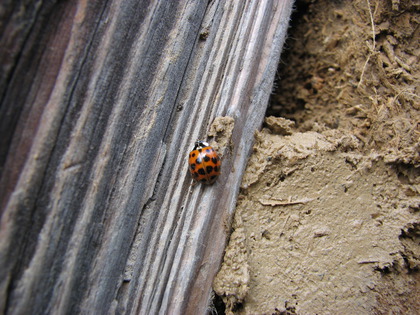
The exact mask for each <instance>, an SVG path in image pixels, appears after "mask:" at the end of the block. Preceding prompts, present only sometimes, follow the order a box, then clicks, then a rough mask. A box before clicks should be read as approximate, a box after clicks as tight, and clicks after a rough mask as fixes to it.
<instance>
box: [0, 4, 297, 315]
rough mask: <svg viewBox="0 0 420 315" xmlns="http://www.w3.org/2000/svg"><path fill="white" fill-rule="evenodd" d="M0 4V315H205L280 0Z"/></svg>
mask: <svg viewBox="0 0 420 315" xmlns="http://www.w3.org/2000/svg"><path fill="white" fill-rule="evenodd" d="M0 6H1V10H0V11H1V12H2V13H1V14H0V18H1V24H0V34H1V37H0V47H2V48H1V49H0V51H1V52H0V57H1V58H2V65H1V67H2V73H1V76H0V92H1V103H0V104H1V105H0V106H1V107H0V123H1V124H0V128H1V129H0V130H1V137H0V138H1V142H0V167H1V168H0V172H1V173H0V175H1V179H0V202H1V230H0V234H1V235H0V236H1V237H0V253H1V256H0V281H1V282H0V313H7V314H45V313H54V314H75V313H96V314H105V313H138V314H157V313H161V314H164V313H168V314H169V313H170V314H181V313H184V314H202V313H205V312H206V309H207V307H208V303H209V299H210V293H211V284H212V279H213V277H214V275H215V273H216V272H217V270H218V268H219V265H220V261H221V258H222V255H223V250H224V246H225V242H226V238H227V237H228V232H229V222H230V218H231V216H232V213H233V211H234V209H235V203H236V196H237V192H238V190H239V185H240V180H241V177H242V174H243V172H244V170H245V166H246V161H247V158H248V156H249V154H250V150H251V147H252V143H253V134H254V131H255V130H256V129H258V128H259V127H260V126H261V123H262V119H263V117H264V113H265V109H266V105H267V101H268V97H269V94H270V92H271V86H272V82H273V79H274V74H275V71H276V68H277V64H278V61H279V56H280V52H281V48H282V45H283V41H284V38H285V34H286V30H287V26H288V21H289V16H290V11H291V6H292V1H289V0H287V1H286V0H285V1H246V2H245V1H215V0H214V1H209V2H208V1H195V0H194V1H192V0H191V1H157V0H155V1H134V0H127V1H107V2H101V1H82V0H79V1H57V2H54V1H48V2H42V1H32V2H30V3H29V4H28V3H27V4H26V5H25V4H22V3H17V2H13V1H4V2H3V3H2V4H0ZM218 117H230V118H231V119H232V120H231V121H233V122H234V128H233V130H232V132H231V133H230V132H225V131H224V130H221V131H219V133H220V135H218V136H217V137H216V140H217V138H218V137H219V138H220V139H223V137H225V138H226V139H228V141H227V142H226V143H230V144H231V145H226V146H220V150H221V152H220V153H221V154H223V166H222V175H221V177H220V178H219V180H218V181H217V182H216V184H214V185H212V186H200V185H196V186H192V185H191V178H190V176H189V174H188V171H187V167H188V166H187V156H188V152H189V151H190V150H191V148H192V145H193V143H194V141H196V140H197V139H203V140H206V138H207V134H208V131H209V128H210V125H211V123H212V122H213V121H215V120H216V121H217V119H219V118H218Z"/></svg>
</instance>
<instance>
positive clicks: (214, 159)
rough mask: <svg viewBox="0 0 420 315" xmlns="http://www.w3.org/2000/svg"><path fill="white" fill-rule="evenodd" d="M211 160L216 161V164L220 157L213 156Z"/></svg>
mask: <svg viewBox="0 0 420 315" xmlns="http://www.w3.org/2000/svg"><path fill="white" fill-rule="evenodd" d="M211 161H212V162H213V163H214V164H217V162H219V159H218V158H217V157H214V156H213V157H212V158H211Z"/></svg>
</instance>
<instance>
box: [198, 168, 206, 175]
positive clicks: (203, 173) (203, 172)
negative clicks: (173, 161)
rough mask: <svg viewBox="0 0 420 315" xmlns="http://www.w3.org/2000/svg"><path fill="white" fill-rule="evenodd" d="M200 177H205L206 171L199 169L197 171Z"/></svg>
mask: <svg viewBox="0 0 420 315" xmlns="http://www.w3.org/2000/svg"><path fill="white" fill-rule="evenodd" d="M197 172H198V173H199V174H200V175H206V171H205V170H204V168H200V169H198V171H197Z"/></svg>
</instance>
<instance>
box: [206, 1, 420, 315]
mask: <svg viewBox="0 0 420 315" xmlns="http://www.w3.org/2000/svg"><path fill="white" fill-rule="evenodd" d="M297 6H298V10H297V13H296V14H295V15H294V21H293V27H292V29H291V32H290V35H289V36H290V40H289V41H288V43H287V45H288V51H287V52H286V55H285V56H283V62H282V64H281V65H280V68H279V76H280V79H279V80H278V81H277V86H278V90H277V91H276V93H275V94H274V95H273V97H272V100H271V104H270V108H269V110H268V116H269V117H267V119H266V122H265V125H264V128H263V130H262V131H261V132H258V133H257V134H256V143H255V146H254V153H253V155H252V156H251V158H250V161H249V164H248V167H247V172H246V174H245V175H244V178H243V182H242V189H241V194H240V196H239V201H238V205H237V210H236V214H235V218H234V222H233V227H232V228H233V232H232V235H231V238H230V242H229V245H228V247H227V249H226V255H225V258H224V263H223V265H222V267H221V270H220V272H219V274H218V276H217V277H216V279H215V281H214V290H215V292H216V294H218V295H219V296H221V297H222V299H223V301H224V303H225V305H226V313H230V314H232V313H238V314H418V313H420V299H419V296H420V272H419V271H420V270H419V268H420V212H419V209H420V193H419V192H420V154H419V150H420V145H419V143H420V142H419V134H420V130H419V128H420V113H419V109H420V105H419V104H420V96H419V95H420V93H419V92H420V85H419V79H420V71H419V70H420V66H419V56H420V41H419V38H420V27H419V25H420V23H419V22H420V13H419V12H420V2H418V1H417V2H416V1H397V0H393V1H391V0H389V1H379V0H378V1H374V0H370V1H367V0H363V1H326V0H320V1H298V3H297ZM373 34H375V35H374V36H373Z"/></svg>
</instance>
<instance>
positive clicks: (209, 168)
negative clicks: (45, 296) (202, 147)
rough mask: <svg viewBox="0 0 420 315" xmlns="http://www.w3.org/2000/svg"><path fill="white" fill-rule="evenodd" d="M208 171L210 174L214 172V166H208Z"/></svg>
mask: <svg viewBox="0 0 420 315" xmlns="http://www.w3.org/2000/svg"><path fill="white" fill-rule="evenodd" d="M206 171H207V174H210V173H211V172H213V166H210V165H209V166H206Z"/></svg>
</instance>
